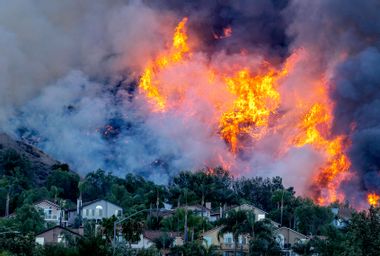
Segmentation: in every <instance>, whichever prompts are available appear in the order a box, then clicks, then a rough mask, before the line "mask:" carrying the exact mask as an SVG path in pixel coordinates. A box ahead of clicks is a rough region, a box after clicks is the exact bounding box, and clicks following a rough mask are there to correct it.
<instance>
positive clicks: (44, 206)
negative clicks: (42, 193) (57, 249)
mask: <svg viewBox="0 0 380 256" xmlns="http://www.w3.org/2000/svg"><path fill="white" fill-rule="evenodd" d="M34 206H35V207H36V208H37V209H40V210H41V211H42V212H43V218H44V220H45V221H46V222H50V223H54V224H56V225H60V224H61V225H65V224H66V220H65V212H64V211H63V210H62V208H61V207H60V206H59V205H58V204H55V203H53V202H51V201H49V200H41V201H38V202H36V203H34Z"/></svg>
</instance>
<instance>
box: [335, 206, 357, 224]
mask: <svg viewBox="0 0 380 256" xmlns="http://www.w3.org/2000/svg"><path fill="white" fill-rule="evenodd" d="M331 211H332V213H333V214H334V220H333V223H332V224H333V225H334V226H335V227H336V228H345V227H347V225H348V224H349V222H350V219H351V215H352V213H353V210H352V209H351V208H348V207H342V208H338V207H335V208H332V209H331Z"/></svg>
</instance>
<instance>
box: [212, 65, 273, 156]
mask: <svg viewBox="0 0 380 256" xmlns="http://www.w3.org/2000/svg"><path fill="white" fill-rule="evenodd" d="M274 79H275V78H274V74H273V71H269V72H268V73H267V74H265V75H256V76H252V75H251V74H250V72H249V71H248V70H247V69H243V70H240V71H238V72H237V73H236V74H235V75H234V76H233V77H226V78H225V82H226V84H227V86H228V88H229V90H230V91H231V93H232V94H234V95H236V97H237V98H236V100H235V102H234V104H233V108H232V109H230V110H228V111H227V112H224V113H223V114H222V117H221V120H220V123H219V126H220V134H221V136H222V137H223V138H224V139H225V140H226V141H227V142H228V144H229V145H230V146H231V151H232V152H233V153H237V151H238V144H239V136H244V135H245V134H249V135H250V136H252V137H253V138H256V139H259V138H260V137H262V135H263V133H265V131H266V129H265V128H267V127H268V122H269V117H270V115H271V114H272V113H274V112H275V110H276V109H277V108H278V105H279V102H280V94H279V93H278V91H277V90H276V89H275V88H274ZM253 128H258V129H256V130H254V129H253ZM260 128H262V129H260Z"/></svg>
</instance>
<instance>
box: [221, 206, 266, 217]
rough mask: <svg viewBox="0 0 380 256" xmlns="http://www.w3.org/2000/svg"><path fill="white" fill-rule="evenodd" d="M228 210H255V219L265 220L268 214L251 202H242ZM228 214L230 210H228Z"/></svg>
mask: <svg viewBox="0 0 380 256" xmlns="http://www.w3.org/2000/svg"><path fill="white" fill-rule="evenodd" d="M228 211H248V212H253V214H254V215H255V221H259V220H263V219H265V217H266V215H267V214H268V213H267V212H265V211H263V210H261V209H259V208H257V207H255V206H253V205H250V204H242V205H238V206H234V207H232V208H230V209H229V210H228ZM227 214H228V212H227Z"/></svg>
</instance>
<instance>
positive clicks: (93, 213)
mask: <svg viewBox="0 0 380 256" xmlns="http://www.w3.org/2000/svg"><path fill="white" fill-rule="evenodd" d="M91 216H92V217H95V209H91Z"/></svg>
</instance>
